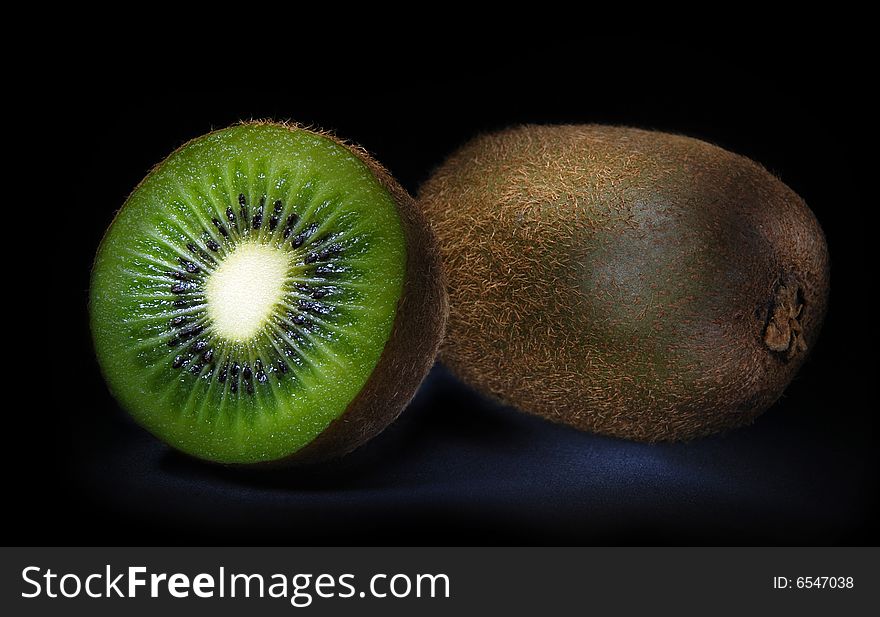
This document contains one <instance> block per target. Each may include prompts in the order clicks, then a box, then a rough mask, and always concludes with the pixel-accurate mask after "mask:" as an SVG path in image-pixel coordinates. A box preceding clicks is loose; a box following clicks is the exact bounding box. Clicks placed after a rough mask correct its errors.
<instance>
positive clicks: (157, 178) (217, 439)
mask: <svg viewBox="0 0 880 617" xmlns="http://www.w3.org/2000/svg"><path fill="white" fill-rule="evenodd" d="M446 313H447V304H446V293H445V289H444V283H443V278H442V268H441V264H440V261H439V254H438V252H437V247H436V242H435V239H434V237H433V236H432V235H431V233H430V230H429V227H428V225H427V222H426V221H425V219H424V217H423V216H422V214H421V213H420V212H419V211H418V210H417V209H416V208H415V204H414V202H413V200H412V199H411V197H410V196H409V195H407V193H406V191H404V190H403V189H402V188H401V187H400V186H399V185H398V184H397V183H396V182H395V181H394V180H392V178H391V176H390V175H389V174H388V173H387V172H386V171H385V170H384V169H383V168H382V167H381V166H380V165H379V164H377V163H376V162H375V161H373V160H372V159H371V158H370V157H369V156H368V155H367V154H366V153H365V152H364V151H363V150H361V149H359V148H356V147H353V146H350V145H348V144H346V143H343V142H341V141H339V140H338V139H335V138H333V137H331V136H329V135H326V134H322V133H318V132H314V131H311V130H306V129H303V128H300V127H298V126H295V125H292V124H279V123H273V122H248V123H243V124H240V125H236V126H232V127H230V128H226V129H223V130H219V131H215V132H213V133H210V134H208V135H204V136H202V137H199V138H197V139H194V140H193V141H190V142H189V143H187V144H185V145H183V146H181V147H180V148H179V149H178V150H176V151H175V152H174V153H172V154H171V155H170V156H169V157H168V158H167V159H165V160H164V161H163V162H161V163H160V164H159V165H157V166H156V167H155V168H154V169H153V170H152V171H151V172H150V173H149V175H147V177H146V178H145V179H144V180H143V181H142V182H141V183H140V184H139V185H138V186H137V188H135V189H134V192H133V193H132V194H131V196H130V197H129V198H128V200H127V201H126V202H125V204H124V205H123V206H122V209H121V210H120V211H119V212H118V213H117V215H116V217H115V219H114V220H113V223H112V225H111V226H110V228H109V229H108V230H107V232H106V234H105V236H104V238H103V241H102V242H101V245H100V248H99V249H98V253H97V257H96V259H95V263H94V267H93V271H92V280H91V289H90V317H91V327H92V333H93V339H94V343H95V350H96V355H97V358H98V361H99V364H100V366H101V369H102V371H103V373H104V376H105V378H106V380H107V383H108V384H109V387H110V390H111V392H112V394H113V395H115V397H116V398H117V399H118V400H119V402H120V403H121V405H122V406H123V407H124V408H125V409H126V410H127V411H128V412H129V413H130V414H131V416H132V417H133V418H134V419H135V420H136V421H137V422H139V423H140V424H141V425H143V426H144V427H146V428H147V429H148V430H150V431H151V432H152V433H154V434H155V435H157V436H158V437H160V438H161V439H162V440H164V441H166V442H167V443H168V444H170V445H171V446H173V447H175V448H177V449H179V450H182V451H184V452H186V453H188V454H190V455H193V456H195V457H199V458H202V459H206V460H210V461H216V462H221V463H234V464H255V463H271V462H279V461H297V462H302V461H317V460H323V459H327V458H331V457H335V456H339V455H342V454H344V453H346V452H349V451H350V450H352V449H354V448H355V447H357V446H358V445H360V444H362V443H364V442H365V441H366V440H368V439H370V438H371V437H373V436H374V435H376V434H377V433H378V432H379V431H381V430H382V429H383V428H384V427H385V426H387V425H388V424H389V423H390V422H391V421H392V420H393V419H394V418H395V417H397V415H398V414H399V413H400V412H401V410H402V409H403V408H404V406H405V405H406V404H407V403H408V402H409V400H410V399H411V398H412V396H413V395H414V393H415V391H416V389H417V387H418V385H419V384H420V383H421V381H422V379H423V378H424V376H425V374H426V373H427V371H428V370H429V369H430V367H431V366H432V364H433V362H434V359H435V356H436V353H437V348H438V346H439V344H440V340H441V338H442V335H443V331H444V324H445V320H446Z"/></svg>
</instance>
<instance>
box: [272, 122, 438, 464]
mask: <svg viewBox="0 0 880 617" xmlns="http://www.w3.org/2000/svg"><path fill="white" fill-rule="evenodd" d="M300 130H302V129H300ZM321 135H323V136H324V137H329V138H330V139H333V140H334V141H336V142H337V143H339V144H340V145H343V146H345V147H347V148H348V149H349V150H351V151H352V152H353V153H354V154H355V155H356V156H358V158H360V159H361V161H362V162H363V163H364V164H365V165H366V166H367V167H368V168H369V169H370V171H371V172H372V173H373V175H374V176H375V177H376V178H377V179H378V180H379V182H380V183H381V184H382V186H383V187H385V189H386V190H387V191H388V192H389V193H390V194H391V196H392V197H393V198H394V201H395V203H396V204H397V212H398V214H399V215H400V221H401V223H402V225H403V233H404V236H405V238H406V248H407V251H406V280H405V282H404V285H403V294H402V295H401V298H400V300H399V301H398V304H397V315H396V316H395V319H394V325H393V326H392V329H391V336H390V338H389V339H388V342H387V343H386V344H385V349H383V350H382V354H381V356H380V357H379V362H378V363H377V365H376V368H375V369H373V372H372V374H371V375H370V377H369V379H368V380H367V383H366V384H364V387H363V388H362V389H361V391H360V393H359V394H358V395H357V397H355V399H354V400H353V401H352V402H351V403H350V404H349V406H348V409H346V411H345V412H344V413H343V414H342V415H341V416H339V417H338V418H336V419H335V420H334V421H333V422H331V423H330V425H329V426H328V427H327V428H326V429H325V430H324V432H322V433H321V434H320V435H319V436H318V437H317V438H316V439H315V440H314V441H312V442H311V443H310V444H308V445H307V446H306V447H304V448H303V449H301V450H299V451H298V452H296V453H294V454H293V455H292V456H290V457H288V458H287V459H284V460H283V461H281V462H282V463H294V464H302V463H315V462H319V461H324V460H328V459H332V458H338V457H340V456H342V455H344V454H348V453H349V452H351V451H352V450H354V449H355V448H357V447H358V446H360V445H362V444H364V443H366V442H367V441H369V440H370V439H372V438H373V437H375V436H376V435H378V434H379V433H380V432H381V431H382V430H383V429H385V428H386V427H387V426H388V425H389V424H391V423H392V422H393V421H394V420H395V419H396V418H397V417H398V416H399V415H400V413H401V412H402V411H403V410H404V408H405V407H406V406H407V405H408V404H409V402H410V401H411V400H412V398H413V396H415V393H416V390H418V387H419V385H420V384H421V383H422V381H424V379H425V377H426V376H427V374H428V371H429V370H430V369H431V367H432V366H433V365H434V362H435V360H436V358H437V355H438V352H439V349H440V344H441V343H442V341H443V336H444V334H445V331H446V322H447V317H448V314H449V303H448V298H447V294H446V281H445V278H444V276H443V265H442V262H441V260H440V251H439V247H438V244H437V240H436V238H435V237H434V234H433V233H432V231H431V228H430V226H429V224H428V221H427V220H426V219H425V216H424V214H423V213H422V212H421V210H419V209H418V207H417V206H416V203H415V201H414V200H413V198H412V197H411V196H410V195H409V193H407V192H406V190H405V189H404V188H403V187H402V186H400V184H398V183H397V182H396V181H395V180H394V178H393V177H392V176H391V174H389V173H388V172H387V171H386V170H385V168H384V167H382V166H381V165H380V164H379V163H377V162H376V161H375V160H373V159H372V158H371V157H370V156H369V155H368V154H367V152H366V151H365V150H363V149H362V148H360V147H357V146H352V145H350V144H348V143H346V142H343V141H340V140H338V139H336V138H335V137H332V136H329V135H327V134H326V133H321Z"/></svg>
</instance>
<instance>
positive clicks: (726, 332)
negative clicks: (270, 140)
mask: <svg viewBox="0 0 880 617" xmlns="http://www.w3.org/2000/svg"><path fill="white" fill-rule="evenodd" d="M419 199H420V202H421V204H420V205H421V206H422V207H423V209H424V210H425V212H426V214H427V216H428V218H429V220H430V221H431V223H432V224H433V226H434V229H435V232H436V233H437V236H438V239H439V242H440V248H441V254H442V258H443V262H444V266H445V268H446V276H447V280H448V284H449V293H450V321H449V327H448V332H447V338H446V341H445V343H444V345H443V349H442V351H441V357H442V359H443V360H444V362H445V363H446V364H448V365H449V366H450V367H451V369H452V370H453V371H454V372H455V373H456V374H458V375H459V376H460V377H461V378H462V379H463V380H464V381H466V382H468V383H470V384H472V385H474V386H476V387H477V388H479V389H481V390H483V391H484V392H487V393H489V394H491V395H494V396H496V397H497V398H500V399H501V400H503V401H505V402H507V403H509V404H511V405H515V406H517V407H519V408H521V409H523V410H526V411H530V412H533V413H536V414H539V415H542V416H544V417H547V418H550V419H552V420H556V421H559V422H564V423H567V424H570V425H573V426H575V427H578V428H581V429H585V430H590V431H596V432H600V433H605V434H610V435H616V436H620V437H627V438H631V439H637V440H646V441H655V440H675V439H688V438H692V437H697V436H701V435H707V434H710V433H713V432H716V431H719V430H722V429H725V428H729V427H734V426H738V425H742V424H745V423H748V422H750V421H751V420H753V419H754V418H755V417H756V416H757V415H758V414H760V413H761V412H762V411H763V410H765V409H766V408H767V407H768V406H770V405H771V404H772V403H773V402H774V401H775V400H776V399H777V398H779V396H780V395H781V394H782V392H783V390H784V389H785V387H786V386H787V385H788V383H789V382H790V381H791V379H792V378H793V377H794V375H795V373H796V372H797V370H798V368H799V367H800V366H801V364H802V363H803V361H804V359H805V357H806V352H807V351H808V350H809V349H810V348H811V347H812V346H813V344H814V343H815V341H816V337H817V336H818V333H819V328H820V325H821V322H822V319H823V315H824V313H825V307H826V303H827V297H828V254H827V250H826V246H825V239H824V236H823V234H822V230H821V228H820V227H819V225H818V223H817V222H816V219H815V218H814V217H813V214H812V213H811V212H810V210H809V208H807V206H806V205H805V204H804V202H803V201H802V200H801V199H800V198H799V197H798V196H797V195H796V194H795V193H794V192H793V191H792V190H791V189H789V188H788V187H787V186H786V185H785V184H783V183H782V182H781V181H779V180H778V179H777V178H775V177H774V176H772V175H771V174H770V173H768V172H767V171H766V170H765V169H763V168H762V167H761V166H759V165H757V164H756V163H754V162H752V161H750V160H748V159H746V158H744V157H742V156H737V155H735V154H732V153H730V152H727V151H725V150H723V149H721V148H718V147H716V146H712V145H710V144H707V143H705V142H702V141H699V140H696V139H691V138H688V137H683V136H679V135H670V134H664V133H658V132H651V131H644V130H637V129H631V128H621V127H607V126H522V127H518V128H514V129H510V130H506V131H502V132H500V133H495V134H490V135H484V136H481V137H479V138H477V139H474V140H473V141H471V142H470V143H468V144H467V145H465V146H463V147H462V148H461V149H460V150H459V151H458V152H456V153H454V154H453V155H452V156H451V157H450V158H449V159H448V160H447V161H446V162H445V163H444V164H443V165H442V166H441V167H440V168H439V169H438V170H437V171H436V172H435V173H434V175H433V176H432V177H431V178H430V179H429V180H428V181H427V183H426V184H425V185H424V186H423V187H422V188H421V190H420V195H419Z"/></svg>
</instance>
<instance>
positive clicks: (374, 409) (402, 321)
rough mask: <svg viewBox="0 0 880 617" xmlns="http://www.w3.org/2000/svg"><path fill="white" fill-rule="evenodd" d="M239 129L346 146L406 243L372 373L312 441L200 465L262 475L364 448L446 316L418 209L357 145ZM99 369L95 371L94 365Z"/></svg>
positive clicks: (397, 404)
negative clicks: (384, 194) (287, 450)
mask: <svg viewBox="0 0 880 617" xmlns="http://www.w3.org/2000/svg"><path fill="white" fill-rule="evenodd" d="M238 125H272V126H279V127H284V128H286V129H288V130H291V131H305V132H308V133H311V134H313V135H318V136H320V137H323V138H325V139H329V140H330V141H333V142H334V143H336V144H338V145H340V146H342V147H344V148H346V149H347V150H348V151H350V152H351V153H352V154H354V155H355V156H356V157H357V158H358V159H359V160H360V161H361V162H362V163H363V164H364V165H366V166H367V168H368V169H369V170H370V172H371V173H372V174H373V175H374V176H375V178H376V179H377V180H378V181H379V184H380V185H381V186H382V187H383V188H384V189H385V190H386V191H388V192H389V193H390V195H391V197H392V199H393V201H394V203H395V204H396V206H397V213H398V216H399V217H400V222H401V227H402V228H403V233H404V237H405V239H406V270H405V279H404V284H403V291H402V293H401V296H400V299H399V300H398V303H397V313H396V315H395V318H394V324H393V325H392V328H391V334H390V336H389V338H388V341H387V342H386V343H385V347H384V349H383V350H382V353H381V355H380V357H379V361H378V362H377V363H376V367H375V368H374V369H373V372H372V373H371V374H370V377H369V378H368V379H367V381H366V383H365V384H364V386H363V387H362V388H361V390H360V392H359V393H358V395H357V396H356V397H355V398H354V399H353V400H352V401H351V402H350V403H349V405H348V407H347V408H346V410H345V411H344V412H343V413H342V414H341V415H340V416H338V417H337V418H336V419H334V420H333V421H332V422H331V423H330V424H329V425H328V426H327V428H325V429H324V431H323V432H322V433H321V434H320V435H318V437H316V438H315V439H314V440H312V441H311V442H310V443H308V444H307V445H306V446H304V447H302V448H301V449H299V450H297V451H296V452H294V453H293V454H291V455H289V456H286V457H282V458H280V459H276V460H272V461H261V462H256V463H220V462H216V461H207V462H209V463H211V464H213V465H219V466H224V467H229V468H242V469H264V468H265V469H269V468H276V467H285V466H292V465H304V464H314V463H318V462H322V461H327V460H330V459H334V458H338V457H341V456H343V455H345V454H348V453H349V452H351V451H353V450H355V449H356V448H357V447H358V446H360V445H362V444H364V443H366V442H367V441H369V440H370V439H372V438H373V437H375V436H376V435H378V434H379V433H380V432H382V430H384V429H385V428H386V427H387V426H388V425H389V424H391V423H392V422H393V421H394V420H395V419H396V418H397V417H398V416H399V415H400V414H401V412H402V411H403V410H404V409H405V408H406V406H407V405H408V404H409V402H410V401H411V400H412V398H413V397H414V396H415V394H416V391H417V390H418V387H419V385H421V383H422V381H424V379H425V377H426V376H427V374H428V371H430V369H431V367H432V366H433V365H434V362H435V360H436V358H437V355H438V353H439V348H440V345H441V343H442V341H443V337H444V335H445V331H446V321H447V317H448V314H449V303H448V298H447V293H446V282H445V277H444V273H443V268H442V263H441V260H440V250H439V246H438V244H437V240H436V238H435V236H434V234H433V233H432V231H431V228H430V226H429V224H428V222H427V219H426V218H425V217H424V215H423V213H422V212H421V211H420V210H419V209H418V208H417V206H416V202H415V200H414V199H413V198H412V197H411V196H410V195H409V193H407V191H406V189H404V188H403V187H402V186H400V184H398V183H397V181H396V180H395V179H394V178H393V177H392V176H391V174H390V173H389V172H388V171H387V170H386V169H385V168H384V167H383V166H382V165H381V164H380V163H378V162H377V161H376V160H374V159H373V158H372V157H371V156H370V155H369V154H368V153H367V151H366V150H365V149H363V148H362V147H360V146H358V145H355V144H352V143H349V142H347V141H345V140H342V139H340V138H338V137H336V136H335V135H333V134H332V133H329V132H326V131H323V130H319V129H314V128H307V127H304V126H301V125H299V124H297V123H295V122H292V121H275V120H250V121H241V122H239V123H238ZM204 136H205V135H199V136H198V137H195V138H193V139H192V140H189V141H187V142H185V143H183V144H182V145H180V146H179V147H178V148H176V149H175V150H174V152H172V153H171V154H169V155H168V156H166V157H165V159H163V161H161V162H159V163H157V164H156V165H155V166H154V167H153V168H151V170H150V172H149V173H147V174H145V176H144V179H146V178H147V177H148V176H149V175H150V174H151V173H152V172H153V171H154V170H155V169H156V168H158V167H159V166H161V165H162V163H163V162H164V160H166V159H167V158H169V157H171V156H172V155H173V154H174V153H176V152H178V151H179V150H181V149H183V148H185V147H186V146H188V145H189V143H190V142H191V141H195V140H196V139H202V138H203V137H204ZM143 181H144V180H143V179H142V180H141V182H139V183H138V184H137V186H136V187H135V188H134V189H133V190H132V193H134V192H135V191H137V190H138V188H139V187H140V186H141V184H142V183H143ZM126 201H127V199H126ZM123 203H125V202H123ZM120 211H121V208H120V210H117V211H116V213H114V215H113V219H112V220H111V222H110V224H109V225H108V226H107V229H106V230H105V232H104V235H103V236H102V238H101V242H100V243H99V248H98V251H97V252H96V259H97V254H99V253H100V247H101V246H102V245H103V243H104V240H105V238H106V237H107V234H108V233H109V231H110V228H112V226H113V223H115V221H116V217H117V216H119V212H120ZM94 266H95V262H93V265H92V270H93V271H94ZM89 314H91V307H89ZM93 344H94V341H93ZM98 365H99V367H100V362H99V363H98ZM101 372H102V376H103V377H104V381H105V383H109V382H108V380H107V376H106V375H103V372H104V371H103V368H101ZM129 417H132V416H129ZM135 421H136V420H135ZM138 424H140V423H138ZM143 428H146V427H143ZM175 450H176V449H175ZM176 451H178V452H181V453H182V454H184V455H185V456H187V457H189V458H192V459H193V460H197V461H199V462H206V461H205V459H201V458H199V457H197V456H194V455H192V454H189V453H187V452H183V451H182V450H176Z"/></svg>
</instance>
